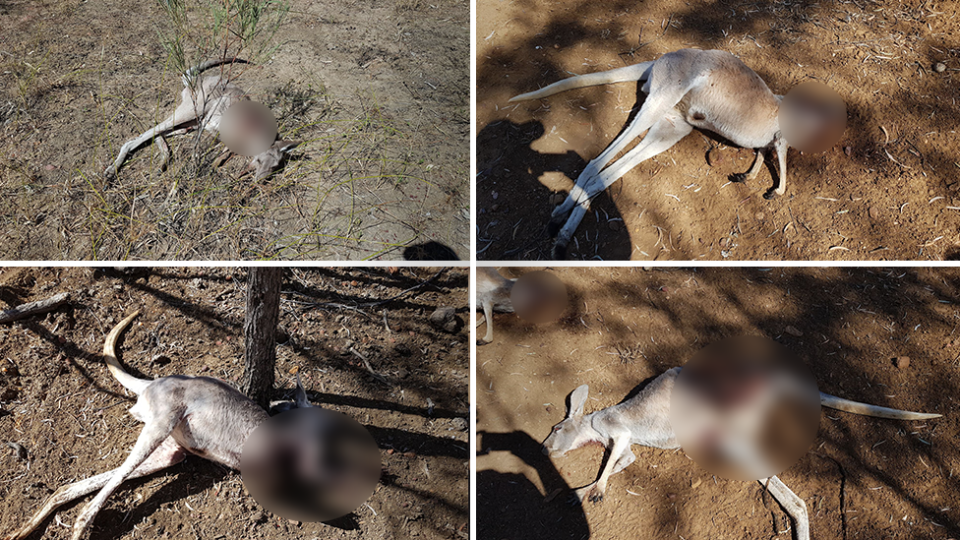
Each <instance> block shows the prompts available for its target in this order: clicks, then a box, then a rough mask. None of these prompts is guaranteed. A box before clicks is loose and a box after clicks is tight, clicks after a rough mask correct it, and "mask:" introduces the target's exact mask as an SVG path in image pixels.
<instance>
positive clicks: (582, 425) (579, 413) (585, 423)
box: [543, 384, 600, 456]
mask: <svg viewBox="0 0 960 540" xmlns="http://www.w3.org/2000/svg"><path fill="white" fill-rule="evenodd" d="M588 391H589V387H588V386H587V385H585V384H584V385H582V386H579V387H577V389H576V390H574V391H573V393H571V394H570V410H569V411H568V412H567V417H566V418H565V419H564V420H563V422H560V423H559V424H557V425H555V426H553V431H551V432H550V435H549V436H547V439H546V440H545V441H543V453H544V454H546V455H548V456H562V455H564V454H566V453H567V452H569V451H570V450H575V449H577V448H580V447H581V446H584V445H587V444H590V443H593V442H600V437H599V434H598V433H597V432H596V430H594V429H593V426H591V425H590V416H591V415H586V416H584V414H583V406H584V404H585V403H586V402H587V393H588Z"/></svg>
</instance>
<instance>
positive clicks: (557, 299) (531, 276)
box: [510, 270, 567, 324]
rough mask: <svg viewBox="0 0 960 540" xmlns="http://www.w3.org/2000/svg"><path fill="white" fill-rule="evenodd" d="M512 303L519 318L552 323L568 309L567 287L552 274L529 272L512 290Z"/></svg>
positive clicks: (533, 321) (540, 271)
mask: <svg viewBox="0 0 960 540" xmlns="http://www.w3.org/2000/svg"><path fill="white" fill-rule="evenodd" d="M510 302H511V303H512V304H513V310H514V312H516V314H517V316H519V317H520V318H521V319H523V320H525V321H527V322H532V323H535V324H539V323H546V322H552V321H555V320H557V319H559V318H560V315H561V314H562V313H563V310H564V309H566V307H567V287H566V286H565V285H564V284H563V282H562V281H560V278H558V277H557V276H555V275H553V274H551V273H550V272H545V271H542V270H537V271H535V272H527V273H526V274H524V275H522V276H520V278H518V279H517V281H516V282H515V283H514V285H513V288H512V289H511V290H510Z"/></svg>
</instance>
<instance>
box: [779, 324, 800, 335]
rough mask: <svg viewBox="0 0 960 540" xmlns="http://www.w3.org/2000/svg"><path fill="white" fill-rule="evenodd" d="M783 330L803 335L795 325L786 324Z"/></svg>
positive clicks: (791, 333)
mask: <svg viewBox="0 0 960 540" xmlns="http://www.w3.org/2000/svg"><path fill="white" fill-rule="evenodd" d="M783 331H784V332H786V333H788V334H790V335H791V336H796V337H803V332H802V331H801V330H800V329H799V328H797V327H795V326H788V327H786V328H784V329H783Z"/></svg>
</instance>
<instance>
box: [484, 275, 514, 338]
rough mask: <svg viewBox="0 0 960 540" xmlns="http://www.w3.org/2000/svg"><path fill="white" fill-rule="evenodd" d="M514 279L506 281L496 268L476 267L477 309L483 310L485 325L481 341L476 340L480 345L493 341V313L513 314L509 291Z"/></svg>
mask: <svg viewBox="0 0 960 540" xmlns="http://www.w3.org/2000/svg"><path fill="white" fill-rule="evenodd" d="M516 281H517V280H516V279H507V278H505V277H503V276H502V275H500V272H498V271H497V269H496V268H491V267H486V266H479V267H477V285H476V287H477V307H478V308H480V309H482V310H483V321H480V320H477V326H480V323H481V322H485V323H486V324H487V333H486V335H484V336H483V339H478V340H477V341H478V342H479V344H480V345H484V344H486V343H490V342H491V341H493V312H494V311H497V312H499V313H513V302H512V301H511V300H510V291H512V290H513V284H514V282H516Z"/></svg>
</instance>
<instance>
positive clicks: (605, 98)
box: [476, 0, 960, 261]
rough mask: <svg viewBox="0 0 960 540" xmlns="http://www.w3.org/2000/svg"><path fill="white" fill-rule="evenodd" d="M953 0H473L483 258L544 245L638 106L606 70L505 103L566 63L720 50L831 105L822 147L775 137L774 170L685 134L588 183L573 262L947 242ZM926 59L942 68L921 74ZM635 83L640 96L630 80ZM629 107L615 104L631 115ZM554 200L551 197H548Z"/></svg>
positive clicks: (956, 114)
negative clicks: (836, 109)
mask: <svg viewBox="0 0 960 540" xmlns="http://www.w3.org/2000/svg"><path fill="white" fill-rule="evenodd" d="M958 8H960V4H958V3H957V2H955V1H944V2H934V3H930V2H926V1H922V0H907V1H905V2H895V3H890V2H806V1H801V2H705V1H693V2H686V1H680V0H656V1H652V2H634V1H625V0H615V1H613V2H593V1H584V0H579V1H563V2H551V1H544V0H512V1H493V0H480V1H479V2H478V22H477V133H476V136H477V143H478V147H477V171H478V173H477V179H476V185H477V215H478V227H479V229H478V230H479V236H478V246H477V249H478V251H480V252H481V254H480V257H481V258H482V259H484V260H491V261H493V260H517V259H521V260H535V259H547V258H549V257H550V247H551V245H552V242H551V241H550V239H549V238H548V237H547V233H546V232H545V230H546V224H547V221H548V219H549V215H550V212H551V210H552V209H553V207H554V205H555V204H556V202H558V201H557V197H556V196H555V194H558V193H560V194H563V195H566V192H567V191H568V190H569V189H570V188H571V186H572V183H573V180H574V179H576V177H577V175H578V174H579V173H580V171H581V170H582V169H583V167H584V166H585V165H586V163H587V161H589V160H590V159H593V158H594V157H595V156H596V155H597V154H599V153H600V151H601V150H603V149H604V148H605V147H606V146H607V145H608V144H609V143H610V142H611V141H612V140H613V139H614V137H615V136H616V135H617V133H619V132H620V131H621V130H622V129H623V127H624V126H625V125H626V122H627V118H628V116H630V115H631V111H632V110H635V109H637V108H639V104H642V99H641V101H640V102H639V103H638V102H637V97H638V88H637V85H635V84H630V83H623V84H617V85H610V86H606V87H595V88H591V89H584V90H576V91H570V92H567V93H563V94H557V95H555V96H551V97H549V98H547V99H544V100H534V101H528V102H522V103H518V104H510V103H508V102H507V101H508V99H509V98H511V97H513V96H515V95H518V94H521V93H524V92H529V91H532V90H536V89H537V88H540V87H542V86H546V85H547V84H550V83H553V82H556V81H558V80H560V79H563V78H566V77H569V76H571V75H578V74H584V73H592V72H598V71H603V70H607V69H612V68H617V67H621V66H624V65H629V64H635V63H638V62H642V61H647V60H653V59H656V58H658V57H659V56H661V55H662V54H664V53H667V52H670V51H674V50H677V49H681V48H700V49H722V50H725V51H728V52H731V53H733V54H735V55H736V56H738V57H739V58H740V59H741V60H743V62H744V63H746V64H747V65H748V66H750V67H751V68H753V69H754V70H755V71H756V72H757V73H758V74H759V75H760V76H761V77H762V78H763V79H764V81H766V83H767V85H768V86H769V87H770V88H771V90H773V92H774V93H776V94H785V93H786V92H787V91H788V90H789V89H790V88H792V87H793V86H795V85H796V84H798V83H801V82H804V81H807V80H811V79H814V80H818V81H821V82H823V83H826V84H827V85H829V86H830V87H832V88H833V89H834V90H836V91H837V92H839V93H840V95H841V96H842V97H843V98H844V100H845V101H846V104H847V111H848V126H847V130H846V133H845V135H844V136H843V138H842V139H841V140H840V142H839V144H837V145H836V146H835V147H834V148H833V149H831V150H829V151H827V152H825V153H822V154H812V155H801V154H800V153H799V152H798V151H796V150H791V151H790V153H789V157H788V159H787V162H788V180H789V181H788V184H787V192H786V194H785V196H783V197H780V198H778V199H776V200H773V201H767V200H764V199H763V198H762V195H763V193H764V191H765V190H766V189H767V188H768V187H769V186H770V185H771V182H772V178H773V177H772V175H773V174H774V172H775V171H774V170H773V169H772V168H771V167H770V166H769V165H768V166H767V167H765V169H764V170H762V171H761V173H760V175H759V176H758V177H757V178H756V179H755V180H753V181H750V182H747V183H746V184H731V183H728V181H727V177H728V176H729V175H730V174H732V173H736V172H743V171H745V170H747V169H748V168H749V167H750V163H751V161H750V160H751V158H752V152H750V151H749V150H742V149H741V150H738V149H736V148H729V147H723V148H722V149H721V150H719V155H720V156H721V157H722V160H721V161H720V162H719V163H717V164H716V165H715V166H713V167H711V166H710V165H708V162H707V159H706V155H707V153H708V152H709V151H710V149H711V148H713V147H717V145H718V142H716V141H715V140H713V139H710V138H707V137H706V136H704V135H702V134H699V132H696V133H694V134H691V135H689V136H687V137H686V138H685V139H684V140H682V141H681V142H680V143H678V144H677V145H675V146H674V147H673V148H671V149H670V150H668V151H666V152H664V153H663V154H661V155H659V156H656V157H655V158H653V159H651V160H649V161H647V162H645V163H642V164H641V165H639V166H638V167H636V168H635V169H633V170H632V171H631V172H629V173H627V174H626V175H625V176H624V177H623V178H622V179H621V180H620V181H618V182H616V183H615V184H613V186H611V188H609V189H608V190H607V191H606V192H604V193H603V194H601V195H600V196H598V197H597V198H596V199H595V200H594V202H593V205H592V211H591V212H590V213H589V214H588V215H587V217H586V218H585V219H584V221H583V224H582V225H581V226H580V228H579V230H578V232H577V234H576V236H575V237H574V238H575V241H574V242H571V244H570V253H569V257H570V258H573V259H594V258H600V259H604V260H626V259H643V260H651V259H660V260H663V259H671V260H696V259H714V260H722V259H730V260H913V259H918V260H930V259H943V258H955V257H956V256H957V254H958V253H960V234H958V232H957V230H958V226H960V193H958V189H960V183H958V181H957V177H958V174H960V164H958V161H957V157H956V156H957V155H958V154H960V144H958V142H957V136H956V131H955V130H956V126H957V125H960V104H958V103H957V101H956V97H957V91H956V88H957V86H958V79H960V18H958V17H960V16H958V15H957V10H958ZM937 63H942V64H943V65H944V67H945V70H944V71H942V72H939V73H938V72H936V71H935V70H934V67H935V66H936V64H937ZM640 96H642V94H640ZM631 118H632V116H631ZM561 200H562V199H561Z"/></svg>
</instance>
